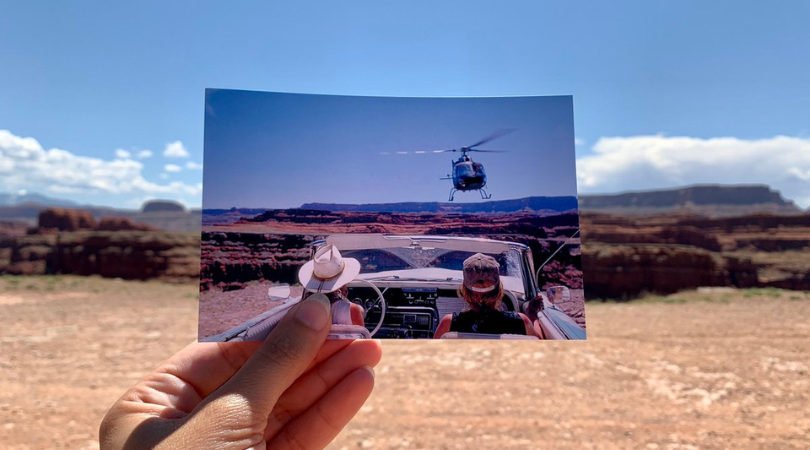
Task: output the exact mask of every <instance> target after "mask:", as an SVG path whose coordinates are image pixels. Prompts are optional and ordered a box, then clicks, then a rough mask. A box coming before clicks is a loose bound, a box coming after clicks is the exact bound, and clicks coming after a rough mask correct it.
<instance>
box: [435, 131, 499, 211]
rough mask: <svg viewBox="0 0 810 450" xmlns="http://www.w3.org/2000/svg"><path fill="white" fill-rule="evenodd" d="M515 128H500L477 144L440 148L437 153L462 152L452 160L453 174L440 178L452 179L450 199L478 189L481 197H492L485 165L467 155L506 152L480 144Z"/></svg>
mask: <svg viewBox="0 0 810 450" xmlns="http://www.w3.org/2000/svg"><path fill="white" fill-rule="evenodd" d="M512 131H514V130H511V129H508V130H500V131H498V132H496V133H494V134H492V135H490V136H488V137H486V138H484V139H481V140H480V141H478V142H476V143H475V144H472V145H468V146H466V147H461V148H454V149H450V150H439V151H437V152H436V153H446V152H461V156H459V157H458V159H457V160H455V161H451V163H452V165H453V166H452V168H453V172H452V175H450V174H447V176H446V177H444V178H440V180H452V181H453V187H452V188H450V201H451V202H452V201H453V198H454V196H455V194H456V192H458V191H461V192H466V191H478V193H479V194H481V198H482V199H484V200H489V199H490V198H492V194H488V193H487V191H486V190H485V189H484V187H485V186H486V185H487V174H486V172H485V171H484V165H483V164H481V163H480V162H475V161H473V159H472V158H471V157H469V156H468V155H467V153H470V152H486V153H504V151H503V150H483V149H478V148H475V147H478V146H479V145H484V144H486V143H487V142H489V141H491V140H494V139H497V138H499V137H501V136H503V135H504V134H507V133H510V132H512Z"/></svg>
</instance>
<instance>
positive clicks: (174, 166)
mask: <svg viewBox="0 0 810 450" xmlns="http://www.w3.org/2000/svg"><path fill="white" fill-rule="evenodd" d="M163 170H165V171H166V172H180V171H181V170H183V168H182V167H180V166H178V165H177V164H166V165H165V166H163Z"/></svg>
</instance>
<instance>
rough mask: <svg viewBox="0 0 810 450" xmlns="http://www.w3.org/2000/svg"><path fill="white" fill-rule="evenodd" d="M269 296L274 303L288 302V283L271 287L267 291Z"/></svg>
mask: <svg viewBox="0 0 810 450" xmlns="http://www.w3.org/2000/svg"><path fill="white" fill-rule="evenodd" d="M267 296H268V297H269V298H270V300H272V301H281V300H286V299H287V298H289V296H290V285H289V284H287V283H282V284H276V285H274V286H270V288H269V289H268V290H267Z"/></svg>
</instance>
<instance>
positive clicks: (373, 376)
mask: <svg viewBox="0 0 810 450" xmlns="http://www.w3.org/2000/svg"><path fill="white" fill-rule="evenodd" d="M361 369H366V370H368V373H370V374H371V378H376V376H375V373H374V369H373V368H372V367H371V366H363V367H361Z"/></svg>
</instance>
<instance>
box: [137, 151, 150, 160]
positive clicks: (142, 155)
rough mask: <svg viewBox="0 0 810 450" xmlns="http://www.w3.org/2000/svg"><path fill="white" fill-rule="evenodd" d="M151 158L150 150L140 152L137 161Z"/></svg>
mask: <svg viewBox="0 0 810 450" xmlns="http://www.w3.org/2000/svg"><path fill="white" fill-rule="evenodd" d="M151 157H152V150H141V151H139V152H138V159H146V158H151Z"/></svg>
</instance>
